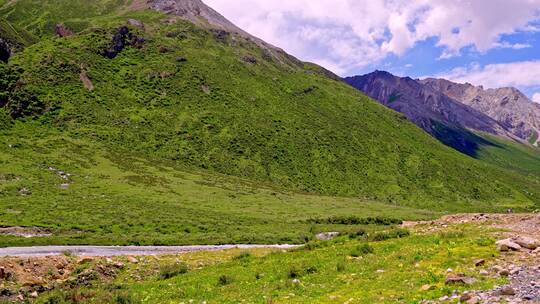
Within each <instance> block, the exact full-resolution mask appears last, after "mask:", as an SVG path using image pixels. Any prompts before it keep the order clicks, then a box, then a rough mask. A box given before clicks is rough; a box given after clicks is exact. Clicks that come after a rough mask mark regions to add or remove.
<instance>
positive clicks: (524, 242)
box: [514, 236, 540, 250]
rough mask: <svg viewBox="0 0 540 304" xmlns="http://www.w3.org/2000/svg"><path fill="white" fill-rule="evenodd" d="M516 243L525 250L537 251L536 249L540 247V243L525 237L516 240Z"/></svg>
mask: <svg viewBox="0 0 540 304" xmlns="http://www.w3.org/2000/svg"><path fill="white" fill-rule="evenodd" d="M514 243H516V244H518V245H519V246H521V247H523V248H527V249H531V250H535V249H536V248H538V247H540V242H539V241H538V240H536V239H533V238H530V237H525V236H520V237H517V238H515V239H514Z"/></svg>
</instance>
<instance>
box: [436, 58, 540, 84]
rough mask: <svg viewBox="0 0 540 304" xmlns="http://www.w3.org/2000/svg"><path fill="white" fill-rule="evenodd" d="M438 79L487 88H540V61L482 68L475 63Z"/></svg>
mask: <svg viewBox="0 0 540 304" xmlns="http://www.w3.org/2000/svg"><path fill="white" fill-rule="evenodd" d="M436 77H440V78H445V79H449V80H452V81H455V82H460V83H465V82H468V83H472V84H474V85H483V86H485V87H487V88H499V87H518V88H527V87H535V86H540V60H532V61H519V62H511V63H498V64H488V65H485V66H481V65H479V64H477V63H473V64H471V65H470V66H467V67H459V68H455V69H453V70H451V71H450V72H448V73H442V74H439V75H436Z"/></svg>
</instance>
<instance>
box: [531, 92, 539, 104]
mask: <svg viewBox="0 0 540 304" xmlns="http://www.w3.org/2000/svg"><path fill="white" fill-rule="evenodd" d="M532 101H534V102H536V103H540V92H538V93H534V94H533V97H532Z"/></svg>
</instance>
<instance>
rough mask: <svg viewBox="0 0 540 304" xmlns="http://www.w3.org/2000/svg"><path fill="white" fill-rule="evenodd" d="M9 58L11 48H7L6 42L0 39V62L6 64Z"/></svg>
mask: <svg viewBox="0 0 540 304" xmlns="http://www.w3.org/2000/svg"><path fill="white" fill-rule="evenodd" d="M9 57H11V47H10V46H9V44H8V43H7V41H4V39H2V38H0V61H2V62H8V60H9Z"/></svg>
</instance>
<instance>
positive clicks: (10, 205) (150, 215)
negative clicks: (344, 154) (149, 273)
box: [0, 124, 441, 246]
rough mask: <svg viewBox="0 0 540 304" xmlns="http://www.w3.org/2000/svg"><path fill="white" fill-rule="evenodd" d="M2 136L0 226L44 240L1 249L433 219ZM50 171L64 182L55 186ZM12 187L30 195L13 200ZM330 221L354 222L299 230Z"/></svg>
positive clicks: (303, 234)
mask: <svg viewBox="0 0 540 304" xmlns="http://www.w3.org/2000/svg"><path fill="white" fill-rule="evenodd" d="M19 127H20V128H21V129H18V128H19ZM12 132H15V133H16V134H19V136H18V137H17V138H16V140H15V137H13V136H11V135H9V134H7V135H6V134H4V135H0V141H2V142H4V143H5V144H4V145H1V146H0V167H1V168H2V169H1V170H0V177H1V178H0V225H2V226H39V227H44V228H48V229H51V230H52V231H53V236H52V237H41V238H30V239H25V238H18V237H10V236H0V243H1V244H2V246H12V245H46V244H117V245H128V244H130V245H188V244H223V243H301V242H305V241H306V240H309V239H311V238H313V236H314V235H315V234H316V233H319V232H324V231H342V232H347V231H352V230H355V229H356V230H358V229H367V230H368V231H370V230H373V229H374V227H377V226H378V225H377V224H378V222H376V221H375V218H376V217H377V216H378V217H380V218H381V220H382V219H384V218H390V217H391V218H399V219H400V220H414V219H428V218H433V217H436V216H438V215H440V214H441V213H440V212H433V211H426V210H421V209H416V208H409V207H400V206H395V205H386V204H382V203H377V202H370V201H365V200H361V199H355V198H339V197H330V196H320V195H313V194H307V193H305V194H301V193H296V192H291V191H284V190H283V189H280V188H276V187H275V186H273V185H271V184H264V183H256V182H252V181H247V180H244V179H238V178H232V177H229V176H223V175H218V174H215V173H211V172H205V171H188V170H185V169H182V168H181V167H180V168H179V167H177V165H176V164H175V163H174V162H160V161H158V160H147V159H143V158H138V157H135V156H130V155H128V154H115V153H106V152H105V150H104V149H102V147H101V146H100V145H98V144H96V143H93V142H89V141H83V140H74V139H72V138H70V137H66V136H65V135H63V134H62V133H61V132H50V131H49V130H48V129H47V128H46V129H45V130H43V129H40V128H39V127H36V128H29V127H28V125H22V124H19V125H18V126H15V127H14V129H12ZM40 132H43V133H40ZM51 169H54V170H51ZM59 171H64V173H68V174H71V176H70V177H69V179H64V178H62V176H61V175H60V173H59ZM66 183H68V184H69V187H68V188H67V189H62V188H61V185H62V184H66ZM22 188H27V189H29V190H30V191H31V192H32V194H31V195H26V196H24V195H21V193H19V190H20V189H22ZM332 215H334V216H335V217H342V218H345V217H349V216H351V215H354V216H355V217H356V219H358V221H357V222H354V223H352V224H351V225H343V224H341V223H332V222H321V223H313V222H310V221H309V219H312V218H325V217H328V216H332ZM369 218H373V220H371V221H369ZM381 223H382V222H381ZM394 223H397V222H394Z"/></svg>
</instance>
